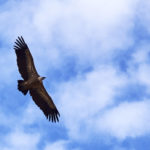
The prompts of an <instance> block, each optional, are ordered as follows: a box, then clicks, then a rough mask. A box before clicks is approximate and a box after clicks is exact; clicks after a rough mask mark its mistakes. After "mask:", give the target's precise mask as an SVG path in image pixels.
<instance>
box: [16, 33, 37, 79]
mask: <svg viewBox="0 0 150 150" xmlns="http://www.w3.org/2000/svg"><path fill="white" fill-rule="evenodd" d="M14 49H15V52H16V56H17V65H18V69H19V72H20V74H21V76H22V78H23V79H24V80H28V79H29V78H30V77H31V76H33V75H34V76H37V77H38V76H39V75H38V73H37V71H36V68H35V66H34V61H33V58H32V55H31V53H30V50H29V48H28V46H27V44H26V43H25V41H24V39H23V37H22V36H21V37H18V39H16V42H15V45H14Z"/></svg>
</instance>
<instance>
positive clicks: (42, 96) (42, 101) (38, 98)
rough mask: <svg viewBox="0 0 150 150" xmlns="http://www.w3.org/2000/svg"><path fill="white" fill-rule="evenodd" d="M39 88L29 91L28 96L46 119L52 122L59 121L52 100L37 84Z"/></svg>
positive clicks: (42, 87) (41, 86) (41, 85)
mask: <svg viewBox="0 0 150 150" xmlns="http://www.w3.org/2000/svg"><path fill="white" fill-rule="evenodd" d="M39 84H40V86H39V87H38V88H35V89H31V90H30V95H31V96H32V98H33V100H34V102H35V103H36V104H37V105H38V106H39V107H40V109H41V110H42V111H43V113H44V114H45V116H46V118H47V119H48V120H49V121H50V120H51V121H52V122H57V121H59V119H58V117H59V116H60V114H59V112H58V110H57V108H56V106H55V104H54V103H53V100H52V98H51V97H50V96H49V95H48V93H47V91H46V90H45V88H44V86H43V84H41V83H39Z"/></svg>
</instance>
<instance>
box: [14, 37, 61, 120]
mask: <svg viewBox="0 0 150 150" xmlns="http://www.w3.org/2000/svg"><path fill="white" fill-rule="evenodd" d="M14 50H15V52H16V56H17V65H18V70H19V72H20V74H21V76H22V78H23V80H18V90H19V91H21V92H22V93H23V94H24V95H26V94H27V93H28V91H29V93H30V95H31V96H32V99H33V101H34V102H35V103H36V104H37V105H38V106H39V107H40V109H41V110H42V111H43V113H44V115H45V116H46V118H47V119H48V120H49V121H52V122H57V121H59V119H58V118H59V116H60V114H59V112H58V110H57V108H56V106H55V104H54V102H53V100H52V98H51V97H50V96H49V94H48V93H47V91H46V89H45V87H44V85H43V81H42V80H44V79H45V77H40V76H39V74H38V73H37V71H36V68H35V65H34V61H33V57H32V55H31V53H30V50H29V48H28V46H27V44H26V43H25V41H24V39H23V37H22V36H21V37H18V39H16V42H15V45H14Z"/></svg>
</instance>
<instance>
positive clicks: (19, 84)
mask: <svg viewBox="0 0 150 150" xmlns="http://www.w3.org/2000/svg"><path fill="white" fill-rule="evenodd" d="M23 82H24V81H23V80H18V90H19V91H21V92H22V93H23V94H24V95H26V94H27V92H28V90H27V89H25V87H24V85H23Z"/></svg>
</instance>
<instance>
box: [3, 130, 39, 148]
mask: <svg viewBox="0 0 150 150" xmlns="http://www.w3.org/2000/svg"><path fill="white" fill-rule="evenodd" d="M3 138H4V142H5V146H3V147H2V146H1V149H2V150H18V149H22V150H27V149H33V150H36V149H38V148H37V144H38V142H39V140H40V136H39V134H32V133H25V132H24V131H19V130H16V131H14V132H12V133H10V134H8V135H7V136H5V137H3Z"/></svg>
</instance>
